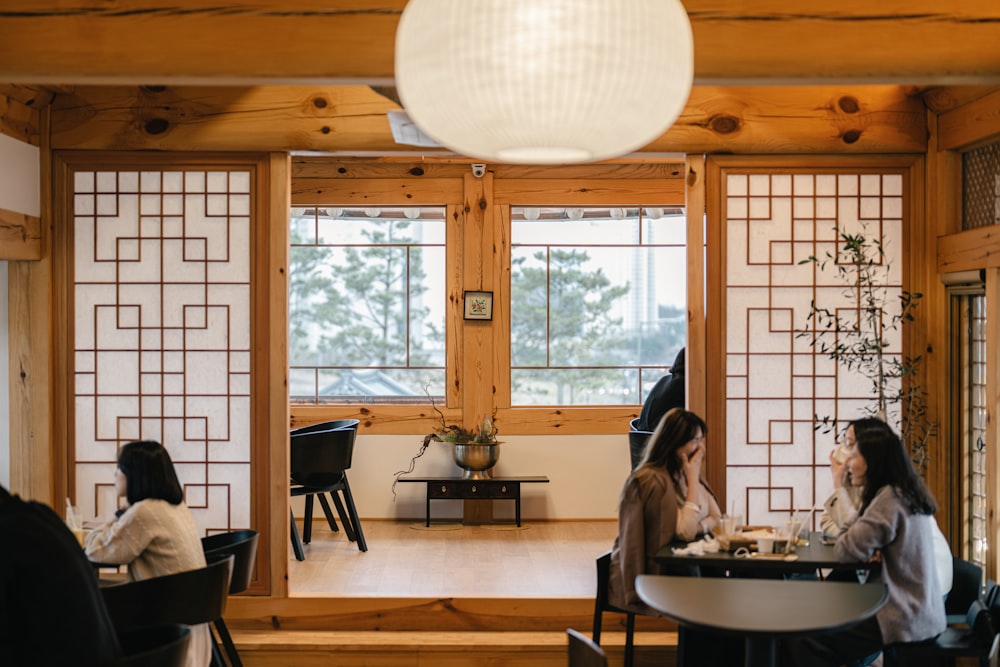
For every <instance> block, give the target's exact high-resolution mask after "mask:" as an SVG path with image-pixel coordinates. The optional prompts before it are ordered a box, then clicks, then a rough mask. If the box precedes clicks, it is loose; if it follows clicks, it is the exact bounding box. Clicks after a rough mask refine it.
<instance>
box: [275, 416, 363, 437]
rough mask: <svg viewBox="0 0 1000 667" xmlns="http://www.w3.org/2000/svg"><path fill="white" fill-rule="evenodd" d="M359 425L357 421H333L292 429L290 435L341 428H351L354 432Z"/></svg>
mask: <svg viewBox="0 0 1000 667" xmlns="http://www.w3.org/2000/svg"><path fill="white" fill-rule="evenodd" d="M360 423H361V422H360V421H359V420H357V419H334V420H332V421H328V422H319V423H318V424H310V425H309V426H302V427H300V428H294V429H292V430H291V434H292V435H301V434H303V433H315V432H316V431H337V430H339V429H342V428H353V429H354V430H355V431H356V430H358V424H360Z"/></svg>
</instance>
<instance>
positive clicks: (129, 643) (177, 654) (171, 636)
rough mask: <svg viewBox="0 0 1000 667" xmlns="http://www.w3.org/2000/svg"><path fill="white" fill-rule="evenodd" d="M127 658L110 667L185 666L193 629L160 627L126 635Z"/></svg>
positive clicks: (124, 646)
mask: <svg viewBox="0 0 1000 667" xmlns="http://www.w3.org/2000/svg"><path fill="white" fill-rule="evenodd" d="M119 640H120V641H121V645H122V650H123V651H124V655H123V656H122V657H121V658H119V659H118V660H115V661H114V662H113V663H111V665H110V666H109V667H181V666H182V665H184V664H186V662H187V651H188V645H189V644H190V643H191V628H189V627H188V626H186V625H179V624H173V625H157V626H153V627H151V628H141V629H138V630H132V631H130V632H125V633H122V634H121V635H120V636H119Z"/></svg>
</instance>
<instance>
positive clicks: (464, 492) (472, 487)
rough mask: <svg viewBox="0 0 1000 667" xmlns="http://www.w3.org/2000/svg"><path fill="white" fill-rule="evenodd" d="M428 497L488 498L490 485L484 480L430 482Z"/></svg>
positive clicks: (433, 498) (435, 498)
mask: <svg viewBox="0 0 1000 667" xmlns="http://www.w3.org/2000/svg"><path fill="white" fill-rule="evenodd" d="M427 497H428V498H430V499H432V500H440V499H442V498H488V497H489V485H488V484H486V483H483V482H478V481H476V482H464V481H463V482H450V481H441V482H428V483H427Z"/></svg>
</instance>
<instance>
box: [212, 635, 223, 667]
mask: <svg viewBox="0 0 1000 667" xmlns="http://www.w3.org/2000/svg"><path fill="white" fill-rule="evenodd" d="M209 634H210V635H212V660H211V662H209V663H208V664H209V666H210V667H226V661H225V659H224V658H223V657H222V651H221V650H220V649H219V643H218V642H217V641H215V635H213V634H212V633H211V631H209Z"/></svg>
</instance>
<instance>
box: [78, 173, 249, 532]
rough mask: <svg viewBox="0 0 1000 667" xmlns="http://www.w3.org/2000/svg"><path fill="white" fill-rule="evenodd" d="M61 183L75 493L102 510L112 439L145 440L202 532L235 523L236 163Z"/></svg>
mask: <svg viewBox="0 0 1000 667" xmlns="http://www.w3.org/2000/svg"><path fill="white" fill-rule="evenodd" d="M72 182H73V183H74V184H75V187H76V192H75V193H73V202H74V211H75V218H74V233H75V236H76V238H75V253H74V269H73V270H74V278H75V281H76V285H75V288H74V296H75V301H74V310H75V318H74V332H73V336H74V341H75V348H76V352H75V353H74V355H73V359H74V361H75V363H76V373H77V376H76V379H75V384H74V386H75V391H76V400H75V402H74V405H75V409H76V416H75V420H74V423H75V425H76V452H75V458H76V461H77V462H78V463H77V466H76V470H75V473H76V488H77V498H76V500H77V502H79V503H80V505H81V507H83V509H84V513H85V515H87V516H88V517H90V516H95V515H98V514H102V515H107V514H110V513H111V512H113V510H114V507H115V499H114V492H113V487H112V474H113V472H114V468H115V463H114V462H115V458H116V453H117V449H118V447H119V446H120V445H121V444H124V443H125V442H128V441H129V440H134V439H152V440H159V441H161V442H163V443H164V445H165V446H166V447H167V449H168V451H169V452H170V454H171V457H172V458H173V459H174V462H175V466H176V468H177V471H178V475H179V477H180V478H181V482H182V484H184V486H185V489H186V494H187V499H188V501H189V504H190V505H191V506H192V508H193V510H194V513H195V517H196V519H197V521H198V524H199V527H200V528H201V529H202V530H203V531H206V533H207V532H208V531H215V530H232V529H237V528H246V527H249V523H250V496H251V494H250V488H251V487H250V409H249V405H250V403H249V393H250V318H251V312H250V265H251V262H250V238H251V230H250V217H249V216H250V213H251V192H250V184H251V182H252V179H251V175H250V173H249V172H248V171H237V172H226V171H210V172H203V171H192V172H186V173H181V172H157V171H147V172H142V173H141V174H140V173H139V172H116V171H102V172H96V173H95V172H78V173H76V174H74V176H73V179H72Z"/></svg>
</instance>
